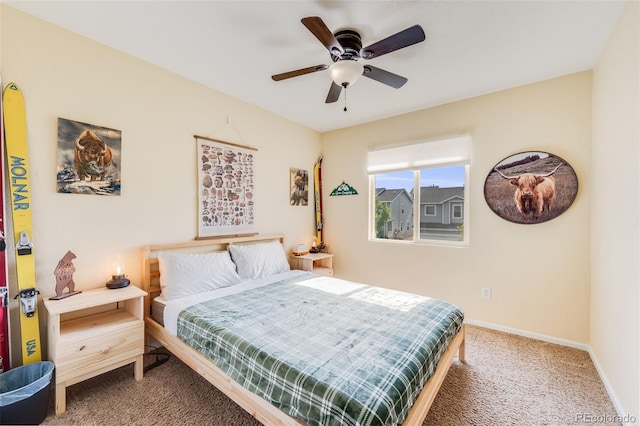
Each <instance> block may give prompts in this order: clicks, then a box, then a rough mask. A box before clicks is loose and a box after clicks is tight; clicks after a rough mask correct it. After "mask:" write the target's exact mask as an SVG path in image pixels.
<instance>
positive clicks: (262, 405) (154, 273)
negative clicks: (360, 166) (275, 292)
mask: <svg viewBox="0 0 640 426" xmlns="http://www.w3.org/2000/svg"><path fill="white" fill-rule="evenodd" d="M269 241H280V242H281V243H284V236H283V235H280V234H275V235H254V236H238V237H224V238H214V239H206V240H194V241H189V242H185V243H177V244H162V245H148V246H145V247H143V256H142V257H143V290H145V291H146V292H147V296H146V297H145V302H144V309H145V332H146V333H147V334H148V336H150V337H152V338H153V339H155V340H156V341H157V342H159V343H160V344H162V345H163V346H164V347H165V348H167V349H168V350H169V351H170V352H172V353H173V354H174V355H175V356H176V357H178V358H179V359H180V360H182V362H184V363H185V364H187V365H188V366H189V367H191V368H192V369H193V370H194V371H196V372H197V373H198V374H200V375H201V376H202V377H204V378H205V379H207V380H208V381H209V382H210V383H211V384H213V385H214V386H215V387H216V388H218V389H219V390H220V391H222V392H223V393H224V394H225V395H227V396H228V397H229V398H230V399H231V400H232V401H234V402H235V403H237V404H238V405H239V406H240V407H242V408H243V409H244V410H246V411H247V412H248V413H249V414H251V415H252V416H253V417H255V418H256V419H257V420H258V421H260V422H261V423H262V424H265V425H303V424H304V423H302V422H300V421H299V420H297V419H295V418H293V417H290V416H289V415H287V414H286V413H284V412H282V411H280V410H279V409H278V408H276V407H275V406H274V405H272V404H270V403H269V402H267V401H265V400H264V399H262V398H261V397H259V396H257V395H255V394H254V393H251V392H249V391H248V390H246V389H245V388H243V387H242V386H240V385H239V384H238V383H236V382H235V381H233V379H231V378H230V377H229V376H228V375H227V374H225V373H224V372H223V371H222V370H221V369H220V368H218V367H217V366H216V365H215V364H214V363H213V362H212V361H211V360H210V359H209V358H207V357H205V356H204V355H202V354H200V353H199V352H197V351H196V350H194V349H193V348H191V347H190V346H189V345H187V344H186V343H185V342H183V341H182V340H181V339H179V338H178V337H177V336H174V335H173V334H171V333H169V332H167V331H166V330H165V329H164V327H163V326H162V325H161V324H159V323H157V322H156V321H155V320H154V319H153V318H151V316H150V315H151V301H152V300H153V298H154V297H156V296H158V295H159V294H160V271H159V268H158V258H157V254H158V253H159V252H162V251H180V250H184V251H186V252H197V251H209V252H211V251H215V250H225V249H226V248H227V246H228V245H229V244H247V243H260V242H269ZM456 352H457V353H458V359H459V360H460V361H461V362H464V360H465V328H464V324H463V325H462V328H461V329H460V331H459V332H458V333H457V334H456V335H455V336H454V337H453V339H452V341H451V343H450V344H449V347H448V348H447V350H446V351H445V353H444V354H443V355H442V358H441V359H440V361H439V363H438V367H437V369H436V371H435V373H434V374H433V376H432V377H431V378H430V379H429V380H428V381H427V383H426V385H425V387H424V388H423V390H422V392H421V393H420V395H419V396H418V399H417V400H416V401H415V403H414V404H413V407H412V408H411V411H410V412H409V415H408V416H407V419H406V420H405V422H404V423H403V426H410V425H421V424H422V423H423V421H424V419H425V417H426V416H427V413H428V412H429V408H431V404H432V403H433V401H434V399H435V397H436V395H437V393H438V390H439V389H440V386H441V385H442V382H443V381H444V378H445V376H446V375H447V372H448V371H449V367H450V366H451V364H452V363H453V360H454V358H455V356H456Z"/></svg>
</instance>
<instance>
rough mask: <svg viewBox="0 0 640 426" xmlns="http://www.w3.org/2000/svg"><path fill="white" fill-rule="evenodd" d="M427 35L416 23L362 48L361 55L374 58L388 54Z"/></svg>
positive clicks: (364, 57)
mask: <svg viewBox="0 0 640 426" xmlns="http://www.w3.org/2000/svg"><path fill="white" fill-rule="evenodd" d="M424 39H425V35H424V31H423V30H422V27H421V26H420V25H414V26H413V27H409V28H407V29H406V30H404V31H400V32H399V33H396V34H394V35H392V36H389V37H387V38H385V39H382V40H380V41H379V42H377V43H373V44H371V45H369V46H367V47H364V48H362V50H360V57H361V58H363V59H373V58H377V57H378V56H382V55H386V54H387V53H391V52H394V51H396V50H398V49H402V48H403V47H407V46H411V45H412V44H416V43H420V42H421V41H424Z"/></svg>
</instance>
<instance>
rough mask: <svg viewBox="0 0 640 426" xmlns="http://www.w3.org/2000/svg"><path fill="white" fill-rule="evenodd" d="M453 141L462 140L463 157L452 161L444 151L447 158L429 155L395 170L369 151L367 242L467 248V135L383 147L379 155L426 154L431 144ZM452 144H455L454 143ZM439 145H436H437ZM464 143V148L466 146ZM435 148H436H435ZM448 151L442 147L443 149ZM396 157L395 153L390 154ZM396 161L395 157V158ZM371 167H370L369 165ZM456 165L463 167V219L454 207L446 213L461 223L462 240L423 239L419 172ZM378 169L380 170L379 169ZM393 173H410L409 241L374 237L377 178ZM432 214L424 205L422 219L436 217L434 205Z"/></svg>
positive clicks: (468, 147) (468, 193) (469, 228)
mask: <svg viewBox="0 0 640 426" xmlns="http://www.w3.org/2000/svg"><path fill="white" fill-rule="evenodd" d="M453 139H459V140H463V139H464V140H463V145H461V146H462V148H461V152H462V154H461V155H462V157H461V158H456V159H452V157H451V156H448V155H449V154H450V153H451V151H446V155H440V156H439V155H437V154H436V155H432V156H430V157H423V161H421V162H409V163H407V164H409V166H406V165H404V166H402V167H395V166H396V164H400V163H399V162H396V163H393V162H389V165H388V168H384V167H385V165H384V161H380V154H381V153H380V152H375V151H369V153H368V156H369V155H371V154H373V156H372V157H368V168H367V170H368V174H369V213H368V216H369V231H368V234H369V241H375V242H383V243H391V244H421V245H432V246H451V247H468V246H469V245H470V234H471V232H470V231H471V227H470V223H469V222H470V217H471V216H470V208H471V197H470V194H471V191H470V184H469V181H470V174H471V160H472V158H471V142H472V141H471V137H470V136H469V135H461V136H456V137H454V138H450V139H439V140H435V141H432V142H424V141H423V142H418V143H417V144H416V145H415V146H414V145H403V146H399V147H397V148H394V147H391V148H383V149H381V151H382V152H385V155H386V152H388V151H395V150H397V151H402V150H403V149H404V148H407V150H406V151H407V152H412V151H414V150H415V149H418V150H420V149H423V148H425V147H426V151H425V152H429V150H430V148H431V147H430V146H427V145H428V144H431V143H433V142H435V143H434V146H436V147H437V146H443V145H444V144H448V143H449V141H451V140H453ZM453 143H454V144H455V143H456V141H455V140H453ZM438 144H439V145H438ZM465 144H466V145H465ZM436 149H437V148H436ZM446 149H447V148H445V150H446ZM393 154H396V152H393ZM371 158H373V163H371V161H372V160H371ZM394 160H396V161H397V157H396V158H394ZM372 164H373V165H372ZM455 166H463V167H464V184H463V185H464V187H463V201H461V202H458V203H457V205H460V204H462V211H461V213H462V217H460V218H458V217H454V215H453V213H454V208H453V204H452V205H451V206H452V208H451V211H450V212H449V215H448V216H449V218H450V219H455V220H460V219H461V220H462V223H461V224H460V225H461V227H462V239H461V240H459V241H449V240H439V239H427V238H425V239H423V238H420V214H421V203H420V192H421V191H420V188H421V187H420V171H421V170H426V169H437V168H446V167H455ZM378 167H383V168H381V169H378ZM395 172H413V181H414V183H413V191H410V190H408V192H413V194H414V202H413V229H412V231H413V237H412V238H411V239H403V240H396V239H388V238H386V239H385V238H377V236H376V232H375V207H376V176H377V175H384V174H390V173H395ZM434 207H435V211H434V214H433V215H427V214H426V208H427V205H426V204H425V216H431V217H433V216H437V215H438V209H437V206H435V204H434Z"/></svg>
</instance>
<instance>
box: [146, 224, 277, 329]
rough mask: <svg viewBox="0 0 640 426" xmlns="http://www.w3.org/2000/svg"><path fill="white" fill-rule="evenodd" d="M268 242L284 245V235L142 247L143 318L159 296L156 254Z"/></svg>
mask: <svg viewBox="0 0 640 426" xmlns="http://www.w3.org/2000/svg"><path fill="white" fill-rule="evenodd" d="M269 241H280V242H281V243H283V244H284V235H282V234H270V235H251V236H239V237H234V236H231V237H220V238H209V239H202V240H193V241H186V242H183V243H173V244H156V245H146V246H144V247H142V289H143V290H144V291H146V292H147V296H146V297H145V299H144V316H145V317H148V316H150V315H151V301H152V300H153V299H154V298H155V297H156V296H158V295H159V294H160V267H159V265H158V253H160V252H167V251H184V252H192V253H198V252H199V253H202V252H214V251H223V250H226V249H227V247H228V246H229V245H230V244H252V243H261V242H269Z"/></svg>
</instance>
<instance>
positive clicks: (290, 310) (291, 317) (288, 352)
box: [178, 274, 463, 426]
mask: <svg viewBox="0 0 640 426" xmlns="http://www.w3.org/2000/svg"><path fill="white" fill-rule="evenodd" d="M314 277H316V276H315V275H312V274H309V275H305V276H301V277H293V278H288V279H285V280H282V281H280V282H277V283H274V284H271V285H267V286H265V287H260V288H257V289H253V290H249V291H245V292H242V293H239V294H236V295H233V296H227V297H222V298H219V299H215V300H211V301H207V302H202V303H199V304H197V305H195V306H192V307H190V308H187V309H185V310H183V311H182V312H181V313H180V315H179V317H178V336H179V337H180V338H181V339H183V340H184V341H185V342H187V343H188V344H189V345H191V346H192V347H194V348H195V349H197V350H198V351H200V352H201V353H203V354H205V355H206V356H207V357H209V358H210V359H211V360H213V361H214V363H215V364H216V365H217V366H218V367H220V368H221V369H222V370H223V371H225V372H226V373H227V374H228V375H229V376H230V377H231V378H232V379H233V380H235V381H236V382H238V383H239V384H240V385H242V386H243V387H244V388H246V389H248V390H249V391H251V392H253V393H255V394H257V395H259V396H261V397H262V398H264V399H265V400H267V401H270V402H271V403H272V404H273V405H275V406H277V407H278V408H279V409H280V410H282V411H284V412H286V413H287V414H289V415H290V416H292V417H296V418H298V419H300V420H302V421H303V422H305V423H307V424H309V425H323V426H324V425H396V424H400V423H402V422H403V421H404V419H405V418H406V416H407V415H408V413H409V410H410V408H411V406H412V405H413V402H414V401H415V399H416V398H417V396H418V395H419V393H420V391H421V389H422V386H423V384H424V383H425V382H426V381H427V380H428V378H429V377H431V375H432V374H433V372H434V371H435V368H436V367H437V363H438V360H439V359H440V357H441V355H442V354H443V353H444V351H445V350H446V347H447V345H448V343H449V341H450V340H451V338H452V337H453V336H454V335H455V333H456V332H457V331H458V330H459V329H460V326H461V324H462V320H463V314H462V312H461V311H460V310H459V309H458V308H457V307H456V306H454V305H452V304H451V303H448V302H445V301H441V300H436V299H429V298H426V297H421V296H415V295H410V294H407V293H401V292H398V291H392V290H386V289H382V288H378V287H371V286H363V285H356V284H353V283H348V282H346V281H343V283H345V287H346V289H347V290H349V291H347V292H346V293H344V294H340V295H336V294H332V293H328V292H326V291H323V290H322V288H323V287H322V286H323V280H327V278H314ZM310 278H311V279H310ZM334 286H335V285H334Z"/></svg>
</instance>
